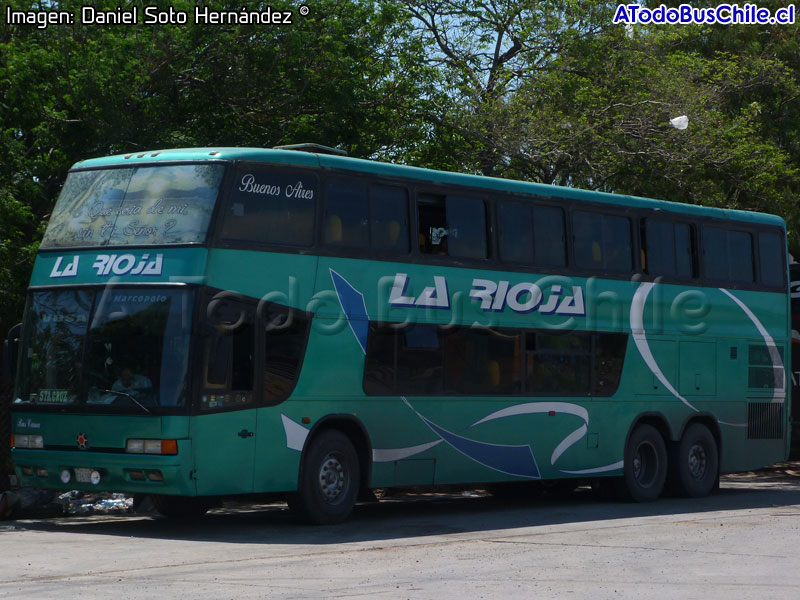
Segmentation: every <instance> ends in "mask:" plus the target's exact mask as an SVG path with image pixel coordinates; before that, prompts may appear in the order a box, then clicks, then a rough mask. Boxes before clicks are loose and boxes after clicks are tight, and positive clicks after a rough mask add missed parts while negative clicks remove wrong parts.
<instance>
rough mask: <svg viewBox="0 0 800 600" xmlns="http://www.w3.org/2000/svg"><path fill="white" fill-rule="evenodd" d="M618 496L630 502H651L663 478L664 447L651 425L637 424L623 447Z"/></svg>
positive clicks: (663, 480) (661, 486) (656, 495)
mask: <svg viewBox="0 0 800 600" xmlns="http://www.w3.org/2000/svg"><path fill="white" fill-rule="evenodd" d="M623 469H624V473H625V474H624V477H623V481H622V489H621V492H622V495H623V496H624V497H625V498H626V499H628V500H632V501H634V502H652V501H653V500H655V499H657V498H658V497H659V496H660V495H661V492H662V490H663V489H664V482H665V481H666V479H667V448H666V445H665V444H664V438H662V437H661V434H660V433H659V432H658V430H657V429H656V428H655V427H653V426H652V425H639V426H638V427H637V428H636V429H634V430H633V433H632V434H631V437H630V439H629V440H628V445H627V446H626V447H625V463H624V468H623Z"/></svg>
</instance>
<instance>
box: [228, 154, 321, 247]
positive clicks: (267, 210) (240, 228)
mask: <svg viewBox="0 0 800 600" xmlns="http://www.w3.org/2000/svg"><path fill="white" fill-rule="evenodd" d="M316 189H317V180H316V178H315V177H314V176H312V175H309V174H305V173H299V172H294V171H273V170H266V169H263V168H262V169H259V168H254V167H252V166H250V165H246V166H243V167H240V168H239V170H238V171H237V174H236V180H235V183H234V187H233V193H232V196H231V199H230V202H229V204H228V205H227V207H226V208H225V214H224V220H223V223H222V238H223V239H225V240H244V241H250V242H257V243H262V244H275V245H281V246H310V245H311V244H312V243H313V242H314V204H315V202H316V197H317V194H316Z"/></svg>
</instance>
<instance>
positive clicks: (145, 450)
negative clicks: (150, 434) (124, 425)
mask: <svg viewBox="0 0 800 600" xmlns="http://www.w3.org/2000/svg"><path fill="white" fill-rule="evenodd" d="M125 452H129V453H131V454H169V455H175V454H177V453H178V440H142V439H135V438H134V439H129V440H128V441H127V442H126V444H125Z"/></svg>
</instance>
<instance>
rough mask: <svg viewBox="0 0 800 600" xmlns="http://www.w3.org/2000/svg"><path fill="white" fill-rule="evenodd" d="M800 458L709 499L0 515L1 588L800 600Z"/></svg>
mask: <svg viewBox="0 0 800 600" xmlns="http://www.w3.org/2000/svg"><path fill="white" fill-rule="evenodd" d="M799 546H800V466H798V465H797V464H796V463H792V464H788V465H784V466H783V467H782V468H778V469H773V470H771V471H768V472H763V473H757V474H755V475H753V474H750V475H744V476H733V477H726V478H725V479H724V481H723V484H722V487H721V489H720V491H719V492H718V493H717V494H715V495H713V496H711V497H709V498H704V499H701V500H685V499H672V498H666V499H662V500H659V501H658V502H656V503H653V504H647V505H636V504H622V503H616V502H600V501H597V500H596V499H595V498H594V496H593V495H592V494H591V493H590V492H589V491H588V490H585V489H581V490H578V491H577V492H574V493H572V494H569V495H567V496H565V497H556V496H550V497H542V498H539V499H536V500H526V501H519V500H500V499H497V498H493V497H488V496H480V495H477V496H476V495H475V494H474V493H468V494H450V495H442V494H439V495H423V496H405V497H399V498H397V497H395V498H392V499H390V500H388V501H382V502H381V503H379V504H372V505H361V506H359V507H358V508H357V509H356V512H355V514H354V515H353V518H352V519H351V520H350V521H348V522H347V523H344V524H342V525H337V526H333V527H311V526H305V525H299V524H297V523H296V522H295V521H294V519H293V517H292V516H291V514H290V513H289V512H288V511H287V510H286V509H285V508H283V507H281V506H278V505H272V506H258V505H235V506H228V507H227V508H225V509H218V510H215V511H213V512H212V513H210V514H209V515H208V516H207V517H206V518H205V519H202V520H198V521H193V522H175V521H169V520H166V519H162V518H158V517H150V516H139V515H125V516H91V517H69V518H59V519H40V520H18V521H3V522H0V550H1V551H2V558H0V565H2V566H0V598H26V599H27V598H56V597H60V598H67V597H76V598H81V599H82V600H83V599H86V598H119V599H124V598H185V599H187V600H188V599H195V598H209V599H210V598H213V599H214V600H219V599H224V598H237V599H239V598H362V597H364V598H373V597H374V598H435V599H437V600H444V599H449V598H457V599H463V600H467V599H470V600H471V599H473V598H502V599H504V600H507V599H509V598H537V599H539V598H593V599H602V598H637V599H639V598H642V599H645V598H658V599H659V600H662V599H669V598H676V599H677V598H680V599H681V600H686V599H691V598H698V599H703V600H709V599H716V598H719V599H724V600H739V599H741V598H757V599H759V600H761V599H764V598H770V599H771V598H790V599H792V600H796V599H797V598H800V548H798V547H799Z"/></svg>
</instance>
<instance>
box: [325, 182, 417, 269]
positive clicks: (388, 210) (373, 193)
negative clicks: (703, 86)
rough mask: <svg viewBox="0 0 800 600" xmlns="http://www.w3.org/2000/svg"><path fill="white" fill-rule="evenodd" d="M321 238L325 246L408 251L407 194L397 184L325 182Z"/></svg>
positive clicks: (401, 252) (398, 251) (396, 251)
mask: <svg viewBox="0 0 800 600" xmlns="http://www.w3.org/2000/svg"><path fill="white" fill-rule="evenodd" d="M323 240H324V241H325V244H327V245H328V246H338V247H345V248H372V249H373V250H378V251H382V252H395V253H400V254H406V253H408V194H407V193H406V190H405V189H404V188H401V187H395V186H389V185H374V184H373V185H370V186H367V185H365V184H362V183H356V182H340V181H334V182H332V183H330V184H328V187H327V194H326V198H325V220H324V225H323Z"/></svg>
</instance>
